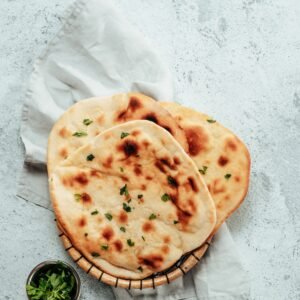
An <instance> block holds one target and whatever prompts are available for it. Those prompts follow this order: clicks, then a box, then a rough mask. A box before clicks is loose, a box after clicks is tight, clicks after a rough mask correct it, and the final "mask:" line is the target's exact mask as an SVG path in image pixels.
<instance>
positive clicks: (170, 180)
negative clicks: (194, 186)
mask: <svg viewBox="0 0 300 300" xmlns="http://www.w3.org/2000/svg"><path fill="white" fill-rule="evenodd" d="M167 182H168V185H169V186H170V187H171V188H173V189H174V188H175V189H177V188H178V186H179V183H178V181H177V179H176V178H175V177H172V176H171V175H169V176H168V177H167Z"/></svg>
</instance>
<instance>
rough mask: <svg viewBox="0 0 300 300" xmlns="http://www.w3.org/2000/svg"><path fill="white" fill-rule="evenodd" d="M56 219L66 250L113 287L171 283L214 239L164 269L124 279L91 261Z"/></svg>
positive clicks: (77, 262)
mask: <svg viewBox="0 0 300 300" xmlns="http://www.w3.org/2000/svg"><path fill="white" fill-rule="evenodd" d="M55 221H56V225H57V228H58V236H59V238H60V239H61V241H62V243H63V246H64V248H65V251H66V252H68V254H69V255H70V256H71V258H72V259H73V261H74V262H75V263H76V264H77V265H78V266H79V267H80V268H81V269H82V270H83V271H85V272H86V273H87V274H90V275H92V276H93V277H95V278H96V279H97V280H98V281H100V282H103V283H105V284H108V285H110V286H112V287H121V288H125V289H129V290H130V289H140V290H142V289H145V288H153V289H155V288H156V287H157V286H160V285H164V284H170V283H171V282H172V281H174V280H175V279H177V278H179V277H181V276H184V275H185V274H186V273H187V272H188V271H190V270H191V269H192V268H193V267H194V266H195V265H196V264H197V263H198V262H199V261H200V260H201V258H202V257H203V255H204V254H205V253H206V251H207V250H208V248H209V246H210V245H211V240H212V237H209V238H208V239H207V241H205V242H204V243H203V244H202V245H201V246H200V247H198V248H196V249H195V250H193V251H191V252H188V253H186V254H184V255H183V256H182V257H181V258H180V259H179V260H178V261H177V262H176V263H175V264H173V265H172V266H171V267H169V268H168V269H166V270H164V271H161V272H158V273H156V274H153V275H151V276H149V277H147V278H144V279H124V278H120V277H116V276H113V275H111V274H108V273H106V272H105V271H103V270H101V269H100V268H99V267H97V266H95V265H94V264H93V263H92V262H90V261H89V260H88V259H87V258H86V257H85V256H84V255H83V254H82V253H81V252H80V251H79V250H78V249H76V248H75V246H74V245H73V244H72V242H71V240H70V239H69V237H68V236H67V235H66V234H65V232H64V231H63V228H62V226H61V224H59V222H58V221H57V220H55Z"/></svg>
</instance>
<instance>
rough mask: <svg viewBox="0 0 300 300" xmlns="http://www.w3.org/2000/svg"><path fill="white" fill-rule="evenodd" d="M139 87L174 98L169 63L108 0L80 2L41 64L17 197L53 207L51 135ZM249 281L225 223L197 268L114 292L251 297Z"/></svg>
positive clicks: (26, 117)
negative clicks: (100, 102) (81, 112)
mask: <svg viewBox="0 0 300 300" xmlns="http://www.w3.org/2000/svg"><path fill="white" fill-rule="evenodd" d="M126 91H139V92H142V93H144V94H147V95H150V96H152V97H154V98H156V99H164V100H171V99H172V91H173V89H172V81H171V76H170V73H169V71H168V68H167V67H166V66H165V65H164V63H163V62H162V61H161V60H160V58H159V55H158V54H157V53H156V52H155V51H154V48H153V47H151V45H150V44H149V43H148V42H147V41H146V40H145V38H144V37H143V36H141V34H140V33H139V32H137V31H136V30H135V29H134V28H133V27H132V26H131V25H130V24H129V23H128V22H127V21H126V20H125V19H124V18H123V17H122V16H121V15H120V14H119V13H118V12H117V11H116V10H115V9H114V7H112V6H111V4H108V1H104V0H90V1H83V0H79V1H76V2H75V3H74V4H73V5H72V6H71V7H70V8H69V10H68V11H67V13H66V17H65V24H64V26H63V28H62V29H61V30H60V32H59V33H58V35H57V36H56V37H55V38H54V39H53V41H52V42H51V43H50V44H49V45H48V48H47V49H46V51H45V53H43V54H42V55H41V56H40V57H39V58H38V60H37V61H36V63H35V66H34V71H33V74H32V76H31V79H30V82H29V89H28V92H27V95H26V100H25V104H24V112H23V119H22V128H21V136H22V140H23V142H24V145H25V149H26V155H25V164H24V168H23V171H22V174H21V177H20V180H19V186H18V193H17V195H18V196H19V197H21V198H23V199H25V200H27V201H32V202H33V203H35V204H37V205H40V206H43V207H46V208H50V201H49V196H48V188H47V174H46V172H45V171H46V168H45V163H46V149H47V139H48V134H49V132H50V130H51V128H52V126H53V124H54V122H55V121H56V120H57V119H58V117H59V116H60V115H61V114H62V113H63V112H64V110H65V109H66V108H68V107H69V106H70V105H72V104H73V103H74V102H76V101H78V100H80V99H83V98H87V97H91V96H103V95H110V94H114V93H118V92H126ZM248 290H249V287H248V280H247V275H246V272H245V270H244V269H243V267H242V265H241V263H240V261H239V259H238V255H237V252H236V246H235V244H234V242H233V240H232V238H231V236H230V233H229V231H228V229H227V227H226V225H224V226H223V227H222V228H221V230H220V231H219V233H218V234H217V235H216V237H215V238H214V241H213V243H212V246H211V247H210V249H209V251H208V254H207V255H206V257H205V258H204V259H203V260H202V261H201V263H199V264H198V265H197V266H196V267H195V268H194V269H193V271H192V272H190V273H188V274H187V275H186V276H184V277H182V278H179V279H178V280H176V281H175V282H172V283H171V284H169V285H166V286H162V287H158V288H157V289H155V290H152V289H148V290H143V291H133V290H131V291H127V290H123V289H119V288H117V289H114V290H113V291H114V293H115V295H116V298H118V299H122V300H123V299H131V298H135V299H140V298H144V299H192V298H194V299H243V298H244V299H246V298H247V295H248Z"/></svg>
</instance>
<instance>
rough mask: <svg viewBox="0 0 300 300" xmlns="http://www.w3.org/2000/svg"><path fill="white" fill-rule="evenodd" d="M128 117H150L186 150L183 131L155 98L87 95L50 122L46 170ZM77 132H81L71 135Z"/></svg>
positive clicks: (129, 94) (141, 95) (136, 118)
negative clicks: (92, 96)
mask: <svg viewBox="0 0 300 300" xmlns="http://www.w3.org/2000/svg"><path fill="white" fill-rule="evenodd" d="M84 120H86V122H85V124H84ZM131 120H149V121H152V122H154V123H156V124H157V125H159V126H161V127H163V128H164V129H165V130H167V131H169V132H170V133H171V134H172V135H173V136H174V138H175V139H176V140H177V141H178V142H179V143H180V144H181V146H182V147H183V148H184V149H185V150H187V142H186V137H185V134H184V132H183V131H182V130H181V129H180V128H179V126H178V125H177V122H176V121H175V120H174V119H173V118H172V116H171V115H170V113H169V112H168V111H167V110H164V109H162V108H161V106H160V105H159V104H158V103H157V102H156V101H155V100H154V99H152V98H150V97H148V96H145V95H143V94H139V93H128V94H118V95H113V96H110V97H102V98H100V97H98V98H90V99H86V100H81V101H79V102H77V103H76V104H74V105H73V106H71V107H70V108H69V109H68V110H67V111H66V112H65V113H64V114H63V115H62V116H61V117H60V118H59V120H58V121H57V122H56V123H55V125H54V126H53V128H52V130H51V133H50V135H49V140H48V152H47V161H48V162H47V167H48V174H50V173H51V171H52V170H53V169H54V167H55V166H56V165H58V164H59V163H60V162H61V161H63V160H64V159H66V158H67V156H68V155H70V154H71V153H72V152H74V151H75V150H76V149H78V148H79V147H80V146H82V145H84V144H85V143H86V142H88V141H90V140H91V139H92V138H93V137H94V136H96V135H98V134H99V133H101V132H103V131H104V130H106V129H108V128H110V127H112V126H115V125H118V124H122V123H124V122H127V121H131ZM90 121H92V122H91V123H90ZM76 132H77V133H79V134H81V136H74V134H75V133H76Z"/></svg>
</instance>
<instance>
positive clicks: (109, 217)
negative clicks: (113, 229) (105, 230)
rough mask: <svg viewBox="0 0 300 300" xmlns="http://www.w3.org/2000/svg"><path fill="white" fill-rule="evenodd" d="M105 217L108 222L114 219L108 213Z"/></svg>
mask: <svg viewBox="0 0 300 300" xmlns="http://www.w3.org/2000/svg"><path fill="white" fill-rule="evenodd" d="M104 216H105V217H106V219H107V220H108V221H111V220H112V218H113V216H112V215H111V214H110V213H106V214H104Z"/></svg>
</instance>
